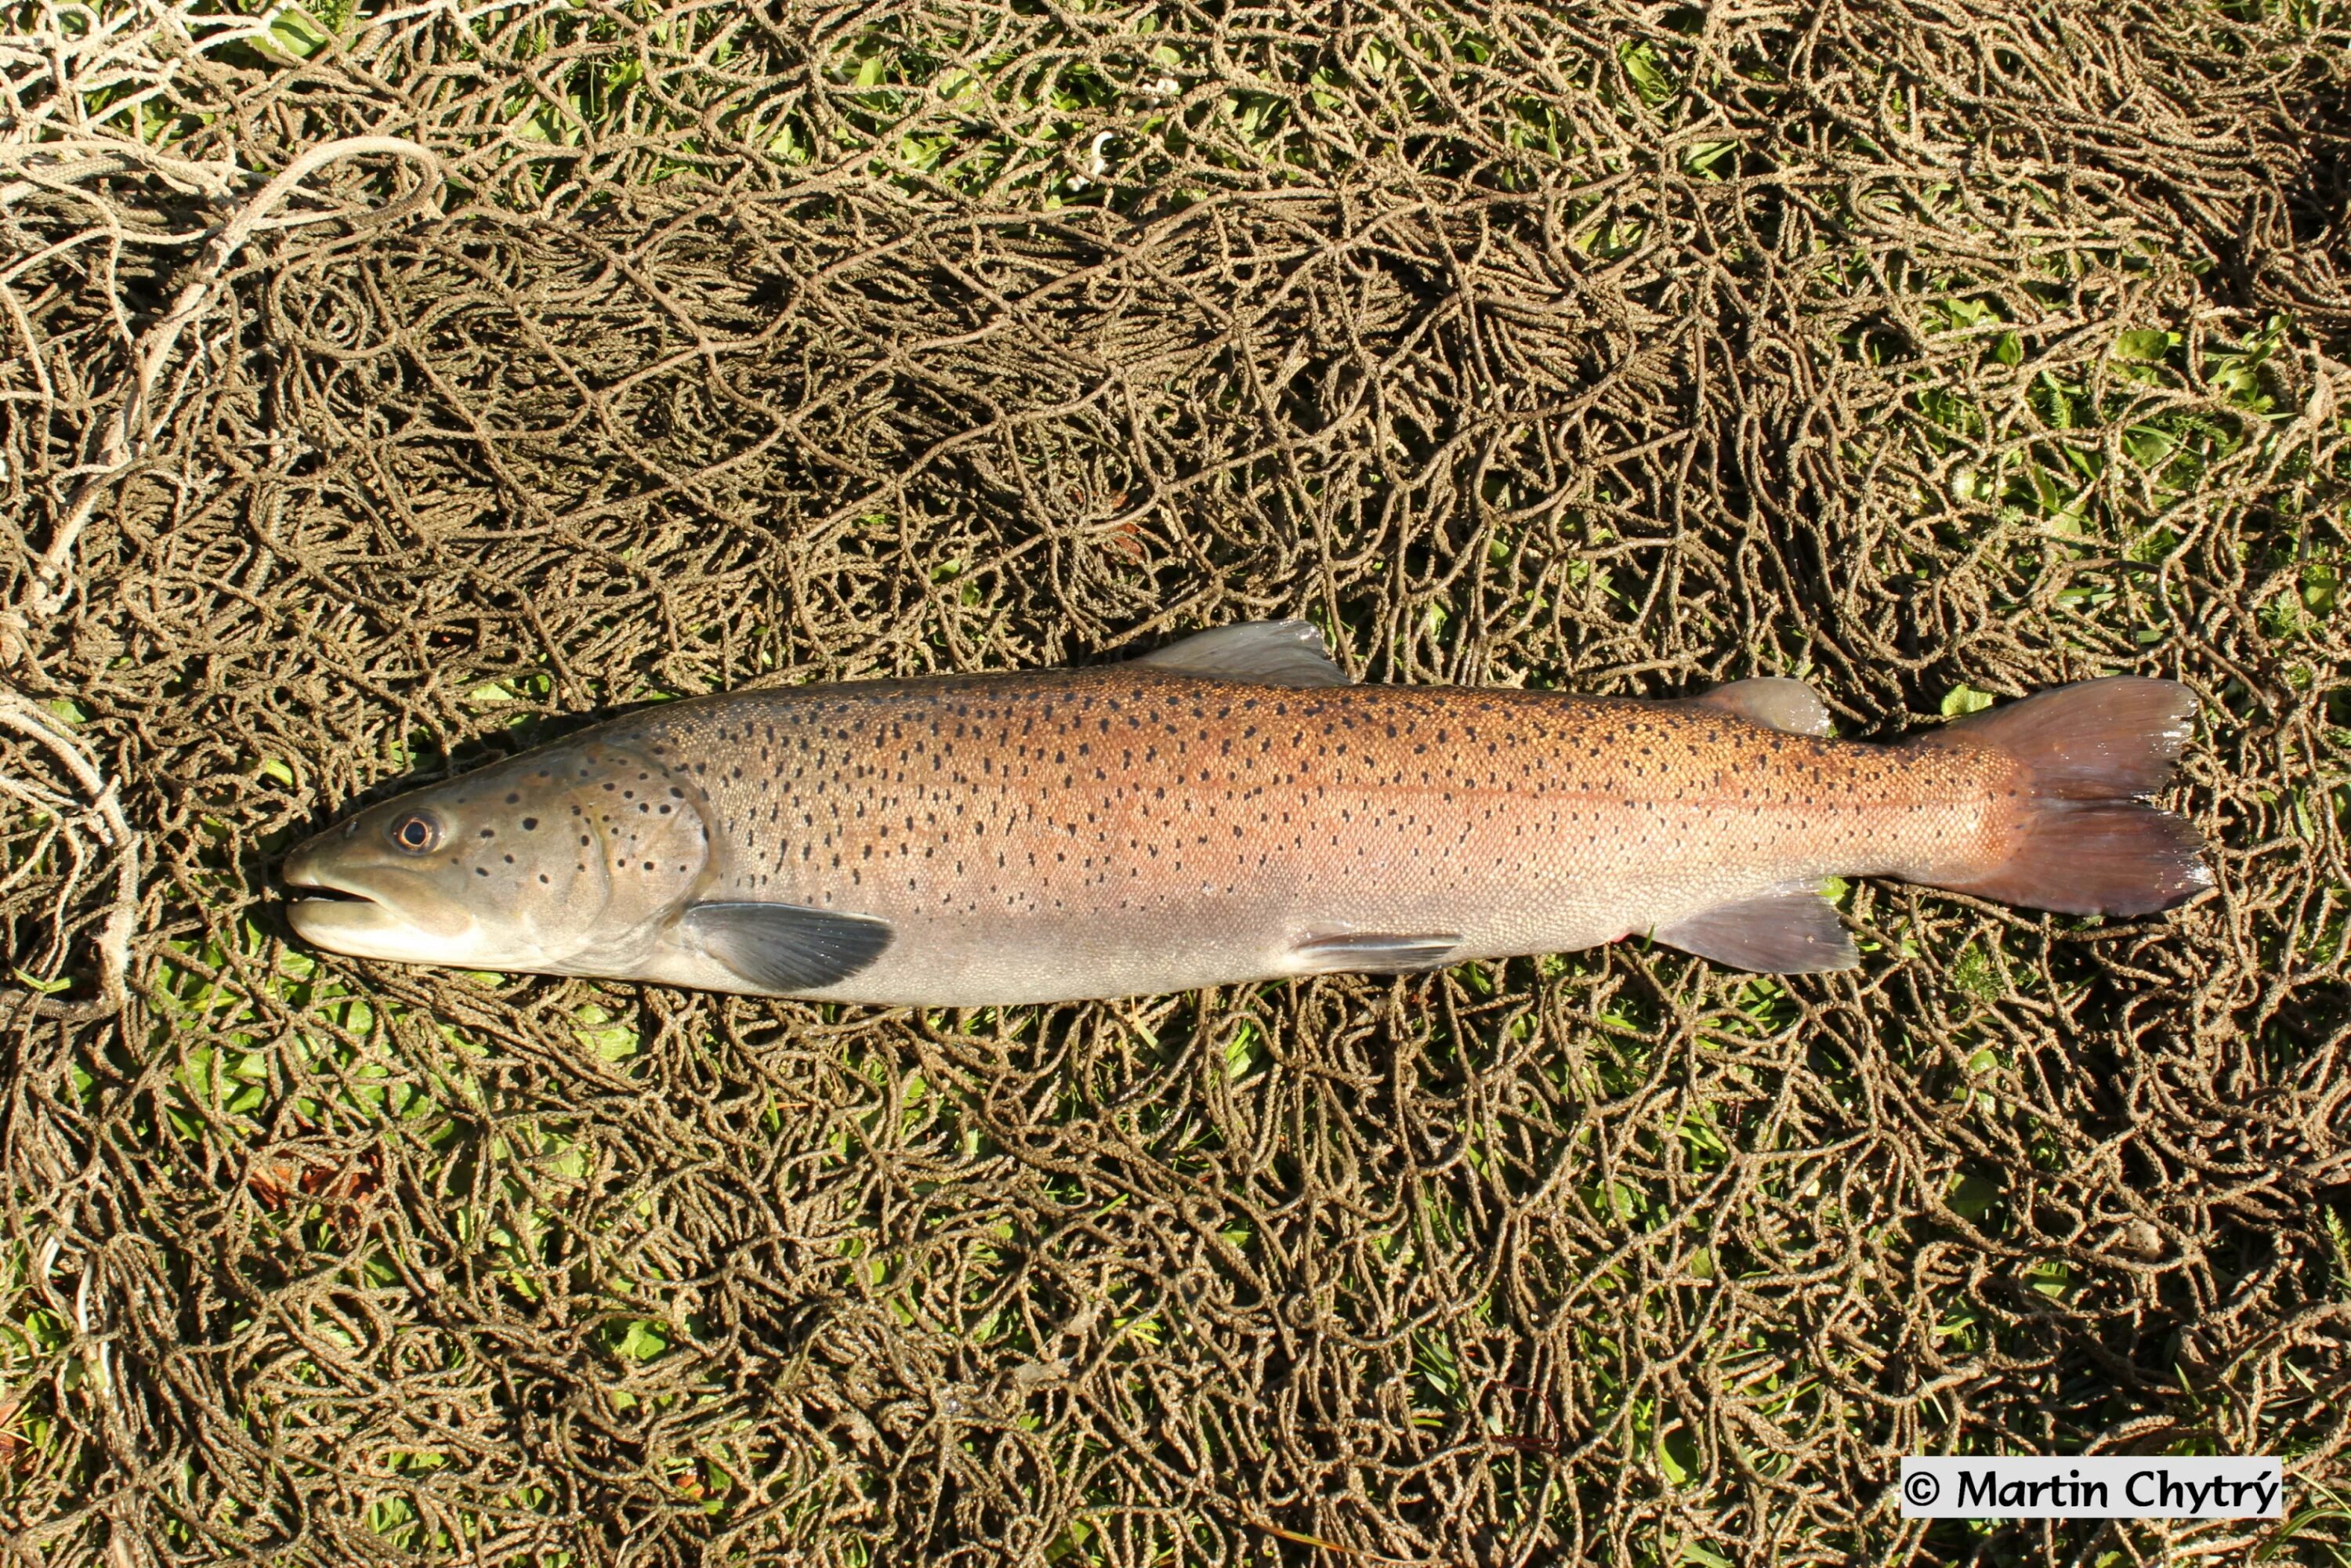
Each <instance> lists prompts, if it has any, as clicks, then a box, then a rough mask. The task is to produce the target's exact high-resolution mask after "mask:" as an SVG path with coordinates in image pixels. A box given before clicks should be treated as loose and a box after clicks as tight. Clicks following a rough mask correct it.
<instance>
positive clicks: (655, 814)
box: [282, 741, 710, 974]
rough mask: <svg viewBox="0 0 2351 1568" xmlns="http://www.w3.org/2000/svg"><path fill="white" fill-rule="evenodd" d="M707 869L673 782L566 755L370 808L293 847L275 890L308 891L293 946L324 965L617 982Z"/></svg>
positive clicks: (520, 761)
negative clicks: (578, 973) (282, 884)
mask: <svg viewBox="0 0 2351 1568" xmlns="http://www.w3.org/2000/svg"><path fill="white" fill-rule="evenodd" d="M709 857H710V833H709V826H708V822H707V820H706V818H705V813H704V809H703V800H702V795H701V792H700V791H699V790H698V789H695V788H694V786H693V784H692V783H691V782H690V781H689V779H688V778H687V777H686V775H685V774H684V770H683V769H679V768H670V767H667V766H664V764H662V763H661V762H659V761H657V760H654V759H652V758H645V757H643V756H640V755H638V754H636V753H634V752H632V751H630V750H629V749H627V748H625V747H615V746H611V745H606V744H603V743H600V742H594V741H575V742H559V743H558V744H557V745H555V746H552V747H541V748H540V749H538V750H537V751H532V752H528V753H526V754H525V755H523V756H521V757H517V758H514V759H513V760H511V761H509V762H504V763H500V764H497V765H495V766H493V767H490V768H483V769H481V770H479V771H478V772H474V773H468V774H466V775H465V776H464V777H462V778H458V779H450V780H449V781H448V782H446V783H444V784H434V785H431V786H428V787H426V788H424V789H412V790H410V791H408V792H407V793H405V794H402V795H399V796H396V797H394V798H393V799H392V800H386V801H384V802H382V803H381V804H380V805H376V806H371V807H369V808H368V809H367V810H363V811H360V812H358V813H356V814H355V815H353V816H352V817H350V819H349V820H348V821H343V822H340V823H338V824H337V825H336V826H334V827H332V828H329V829H328V830H327V831H325V832H323V833H320V834H319V835H318V836H317V837H315V838H312V839H309V840H308V841H304V842H303V843H301V844H299V845H297V846H296V847H295V848H294V850H293V851H292V852H289V853H288V854H287V857H286V861H285V866H284V870H283V873H282V874H283V875H284V877H285V880H286V883H287V886H288V887H290V888H295V889H300V890H304V891H310V890H316V891H315V894H314V895H313V896H309V897H299V898H297V899H296V900H295V902H294V903H293V904H292V906H291V907H290V908H289V910H288V911H287V918H288V919H289V920H290V921H291V922H292V923H293V926H294V930H295V933H296V934H297V935H298V936H300V937H301V938H302V939H303V940H304V941H306V942H308V943H311V944H313V945H315V946H320V947H325V948H328V949H329V950H331V951H333V952H337V953H349V954H351V955H353V956H358V957H362V958H390V959H393V960H395V961H398V962H402V963H411V964H447V965H455V966H459V967H465V968H478V969H506V970H514V971H525V972H531V973H539V974H547V973H557V974H559V973H565V972H567V971H573V970H584V969H593V970H596V971H597V972H603V973H611V972H625V966H626V961H627V958H628V956H629V955H630V954H631V953H632V950H634V949H636V948H639V947H642V946H646V945H648V944H649V943H650V942H651V941H652V939H653V933H655V932H656V931H658V929H659V928H660V927H661V925H663V924H664V922H666V921H667V920H668V919H669V918H670V917H672V916H673V915H674V914H675V913H676V912H677V911H678V910H680V909H681V908H683V907H684V904H686V903H687V901H688V900H689V898H690V896H691V895H692V893H693V890H694V888H695V884H696V883H697V882H698V881H699V879H700V878H701V876H702V873H703V869H704V867H705V864H706V863H707V862H708V861H709ZM616 965H617V966H619V967H617V968H616V967H615V966H616Z"/></svg>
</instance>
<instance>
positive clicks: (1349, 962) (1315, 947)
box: [1290, 931, 1461, 975]
mask: <svg viewBox="0 0 2351 1568" xmlns="http://www.w3.org/2000/svg"><path fill="white" fill-rule="evenodd" d="M1459 946H1461V935H1460V933H1459V932H1456V931H1447V932H1419V933H1414V934H1410V935H1399V934H1397V933H1395V932H1390V931H1348V932H1343V933H1338V934H1335V935H1332V936H1309V937H1307V938H1306V939H1305V940H1303V941H1301V942H1300V943H1299V944H1298V945H1297V946H1294V947H1292V948H1291V949H1290V962H1291V963H1292V965H1293V966H1294V967H1295V968H1296V972H1297V973H1299V974H1301V975H1345V974H1374V975H1399V974H1410V973H1412V972H1413V971H1415V970H1418V969H1437V968H1442V967H1444V965H1445V960H1446V958H1447V955H1449V954H1451V953H1452V952H1453V951H1454V950H1455V949H1457V948H1458V947H1459Z"/></svg>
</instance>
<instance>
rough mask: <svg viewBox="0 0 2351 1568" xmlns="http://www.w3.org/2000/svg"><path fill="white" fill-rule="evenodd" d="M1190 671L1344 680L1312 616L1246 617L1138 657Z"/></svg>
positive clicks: (1226, 676)
mask: <svg viewBox="0 0 2351 1568" xmlns="http://www.w3.org/2000/svg"><path fill="white" fill-rule="evenodd" d="M1134 662H1135V663H1136V664H1152V665H1155V666H1157V667H1158V668H1160V669H1163V670H1175V671H1179V672H1181V673H1182V674H1187V675H1215V676H1217V677H1218V678H1220V679H1223V680H1228V681H1247V682H1249V683H1250V684H1252V685H1260V686H1343V685H1348V684H1349V682H1348V680H1347V672H1346V671H1344V670H1343V669H1341V668H1340V667H1339V666H1338V665H1337V664H1333V663H1332V661H1331V654H1330V653H1329V651H1328V650H1327V649H1325V648H1324V647H1323V645H1322V631H1321V629H1320V628H1318V627H1316V626H1315V625H1314V624H1313V623H1312V622H1307V621H1244V622H1240V623H1239V624H1238V625H1234V626H1219V627H1217V628H1216V630H1214V631H1212V632H1197V633H1196V634H1194V635H1192V636H1189V637H1186V638H1185V639H1184V640H1183V641H1182V642H1180V643H1168V644H1167V646H1165V648H1160V649H1157V650H1155V651H1154V652H1152V653H1145V654H1144V655H1143V656H1142V657H1141V658H1139V659H1137V660H1135V661H1134Z"/></svg>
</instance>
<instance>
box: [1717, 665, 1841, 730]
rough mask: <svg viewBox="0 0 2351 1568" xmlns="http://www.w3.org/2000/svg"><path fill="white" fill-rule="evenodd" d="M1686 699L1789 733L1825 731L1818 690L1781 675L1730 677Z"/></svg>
mask: <svg viewBox="0 0 2351 1568" xmlns="http://www.w3.org/2000/svg"><path fill="white" fill-rule="evenodd" d="M1689 700H1690V701H1691V702H1692V703H1694V704H1696V705H1697V706H1699V707H1712V708H1720V709H1721V710H1722V711H1723V712H1725V713H1735V714H1737V715H1738V716H1740V717H1741V718H1743V719H1750V720H1752V721H1753V722H1755V723H1757V724H1760V725H1764V726H1766V727H1770V728H1772V729H1784V730H1786V731H1788V732H1789V733H1790V734H1791V735H1826V734H1827V733H1828V732H1829V705H1828V704H1826V703H1824V702H1823V701H1822V700H1821V694H1820V693H1818V692H1816V691H1814V690H1813V688H1812V687H1810V686H1808V685H1804V683H1803V682H1802V681H1792V680H1790V679H1788V677H1786V676H1785V675H1758V676H1756V677H1755V678H1754V679H1753V680H1750V681H1733V682H1731V683H1730V684H1729V685H1727V686H1717V687H1715V688H1714V690H1712V691H1710V692H1708V693H1707V694H1706V695H1704V696H1702V697H1692V698H1690V699H1689Z"/></svg>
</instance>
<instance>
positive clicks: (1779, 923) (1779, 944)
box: [1650, 887, 1861, 975]
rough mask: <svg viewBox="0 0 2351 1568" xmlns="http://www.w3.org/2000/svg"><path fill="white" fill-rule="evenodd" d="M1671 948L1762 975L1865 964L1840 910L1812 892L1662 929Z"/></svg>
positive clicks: (1769, 898) (1767, 897)
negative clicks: (1840, 920) (1840, 918)
mask: <svg viewBox="0 0 2351 1568" xmlns="http://www.w3.org/2000/svg"><path fill="white" fill-rule="evenodd" d="M1650 935H1651V936H1654V937H1655V938H1656V940H1658V941H1660V942H1662V943H1664V944H1665V945H1666V946H1668V947H1678V948H1680V949H1681V950H1682V951H1683V952H1685V953H1695V954H1697V955H1698V956H1699V957H1701V958H1711V959H1713V960H1714V961H1715V962H1716V963H1718V964H1727V965H1729V967H1732V968H1734V969H1752V970H1753V971H1755V972H1756V973H1757V974H1759V975H1811V974H1818V973H1820V972H1822V971H1823V970H1827V969H1850V968H1852V967H1855V965H1857V964H1859V963H1860V962H1861V955H1860V954H1859V953H1856V952H1855V951H1854V946H1853V938H1852V937H1850V936H1846V935H1845V930H1844V926H1843V925H1839V924H1837V917H1836V906H1835V905H1834V904H1831V903H1829V901H1828V900H1827V899H1825V898H1823V897H1822V896H1821V895H1820V894H1817V893H1815V892H1813V890H1812V889H1811V888H1809V887H1805V888H1799V889H1795V890H1792V891H1790V892H1786V893H1771V894H1764V895H1763V896H1762V897H1761V898H1750V899H1747V900H1745V901H1744V902H1741V903H1739V904H1722V905H1719V907H1717V908H1713V909H1709V910H1706V911H1705V912H1703V913H1701V914H1698V915H1690V916H1688V917H1687V918H1686V919H1682V920H1677V921H1675V922H1674V923H1673V924H1672V925H1660V926H1658V927H1657V928H1656V930H1655V931H1653V932H1651V933H1650Z"/></svg>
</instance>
